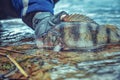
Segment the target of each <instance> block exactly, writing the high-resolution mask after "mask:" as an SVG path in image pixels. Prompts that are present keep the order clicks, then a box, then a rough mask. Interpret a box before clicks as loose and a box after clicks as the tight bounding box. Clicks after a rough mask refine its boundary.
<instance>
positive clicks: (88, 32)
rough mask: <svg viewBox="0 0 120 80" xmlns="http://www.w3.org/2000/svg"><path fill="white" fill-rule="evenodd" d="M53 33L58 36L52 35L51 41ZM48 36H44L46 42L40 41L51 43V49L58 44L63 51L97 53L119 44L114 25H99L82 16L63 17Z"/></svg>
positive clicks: (119, 38) (117, 32) (119, 34)
mask: <svg viewBox="0 0 120 80" xmlns="http://www.w3.org/2000/svg"><path fill="white" fill-rule="evenodd" d="M54 31H56V33H58V34H59V35H56V34H54V39H53V34H51V33H52V32H54ZM48 34H49V35H48ZM48 34H47V35H45V39H46V41H42V42H44V43H43V44H46V43H52V46H53V47H55V46H57V45H58V44H60V46H61V47H62V48H63V50H65V49H68V50H73V49H74V50H82V51H99V50H103V49H100V48H105V46H106V45H108V44H120V29H119V28H117V27H116V26H114V25H99V24H98V23H96V22H95V21H94V20H93V19H91V18H89V17H87V16H85V15H82V14H71V15H67V16H65V17H64V18H63V22H61V23H60V24H58V25H56V26H55V28H54V29H52V30H50V31H49V32H48ZM38 45H39V44H38ZM47 47H49V46H47Z"/></svg>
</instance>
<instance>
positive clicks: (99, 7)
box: [55, 0, 120, 26]
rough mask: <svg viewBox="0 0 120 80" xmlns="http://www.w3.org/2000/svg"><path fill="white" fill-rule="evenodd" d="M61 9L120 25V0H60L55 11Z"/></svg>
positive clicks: (101, 22)
mask: <svg viewBox="0 0 120 80" xmlns="http://www.w3.org/2000/svg"><path fill="white" fill-rule="evenodd" d="M62 10H64V11H67V12H68V13H81V14H85V15H87V16H89V17H91V18H93V19H94V20H95V21H96V22H98V23H100V24H104V23H108V24H109V23H110V24H115V25H119V26H120V0H71V1H70V0H60V2H59V3H57V5H56V6H55V12H56V13H57V12H59V11H62Z"/></svg>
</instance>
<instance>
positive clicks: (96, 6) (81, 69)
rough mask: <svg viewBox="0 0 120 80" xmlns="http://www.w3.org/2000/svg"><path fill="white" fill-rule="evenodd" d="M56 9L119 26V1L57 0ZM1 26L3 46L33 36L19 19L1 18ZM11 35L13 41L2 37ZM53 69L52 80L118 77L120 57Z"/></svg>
mask: <svg viewBox="0 0 120 80" xmlns="http://www.w3.org/2000/svg"><path fill="white" fill-rule="evenodd" d="M60 11H66V12H68V13H70V14H74V13H80V14H84V15H87V16H89V17H90V18H92V19H94V20H95V21H96V22H97V23H99V24H114V25H117V26H118V27H120V0H60V2H58V3H57V4H56V6H55V14H56V13H58V12H60ZM15 21H16V22H15ZM12 22H13V23H14V24H12ZM2 25H3V27H2V28H1V29H2V30H3V32H0V34H2V36H3V37H1V38H2V40H1V42H3V44H4V45H8V44H7V42H15V41H16V39H18V40H20V39H21V38H24V37H27V36H28V37H29V36H33V33H34V31H33V30H31V29H30V28H29V27H28V26H26V25H25V24H23V22H22V21H21V20H19V19H13V20H8V21H4V20H3V21H2ZM17 33H18V34H17ZM15 34H17V35H18V37H17V38H14V37H12V39H14V40H12V41H11V40H7V39H6V37H11V36H13V35H15ZM31 34H32V35H31ZM20 36H21V37H20ZM3 38H5V39H3ZM3 40H5V41H7V42H5V41H3ZM1 42H0V43H1ZM118 54H120V52H118ZM55 69H56V71H53V72H51V76H52V79H53V80H120V56H118V57H117V58H112V59H110V60H100V61H89V62H81V63H78V64H77V65H74V66H70V65H69V64H66V65H61V66H56V68H55ZM76 72H78V73H76ZM67 73H69V74H71V77H70V76H66V74H67ZM59 77H60V78H59ZM58 78H59V79H58Z"/></svg>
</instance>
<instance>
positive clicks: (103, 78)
mask: <svg viewBox="0 0 120 80" xmlns="http://www.w3.org/2000/svg"><path fill="white" fill-rule="evenodd" d="M3 54H5V55H10V56H11V57H12V58H14V59H15V60H16V61H17V63H18V64H19V65H20V66H21V67H22V68H23V70H24V71H25V72H26V74H27V75H28V77H26V76H25V75H24V74H23V73H22V72H21V71H20V70H19V68H18V67H16V66H15V64H14V63H12V61H11V60H9V59H8V58H7V57H5V56H2V55H3ZM119 62H120V45H114V47H112V46H109V47H107V48H106V50H104V51H101V52H64V51H63V52H59V53H56V52H53V51H51V50H45V51H41V50H39V49H37V48H36V46H35V45H33V44H24V45H20V46H7V47H0V79H3V80H4V79H24V80H119V78H120V63H119Z"/></svg>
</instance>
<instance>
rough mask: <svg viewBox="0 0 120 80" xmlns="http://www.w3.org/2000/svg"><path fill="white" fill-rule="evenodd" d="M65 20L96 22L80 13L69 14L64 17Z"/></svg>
mask: <svg viewBox="0 0 120 80" xmlns="http://www.w3.org/2000/svg"><path fill="white" fill-rule="evenodd" d="M63 20H64V21H65V22H90V23H91V22H92V23H96V22H95V21H94V20H93V19H91V18H89V17H88V16H85V15H82V14H70V15H67V16H65V17H64V19H63Z"/></svg>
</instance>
